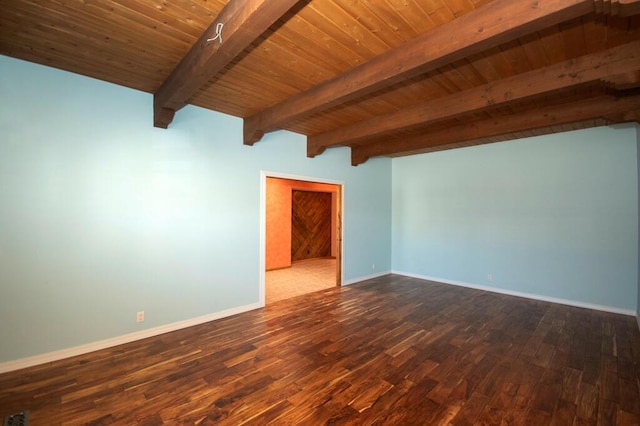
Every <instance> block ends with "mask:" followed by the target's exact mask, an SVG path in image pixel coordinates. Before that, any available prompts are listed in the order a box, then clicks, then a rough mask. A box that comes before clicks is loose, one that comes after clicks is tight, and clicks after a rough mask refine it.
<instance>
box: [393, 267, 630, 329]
mask: <svg viewBox="0 0 640 426" xmlns="http://www.w3.org/2000/svg"><path fill="white" fill-rule="evenodd" d="M391 273H392V274H397V275H404V276H405V277H411V278H418V279H421V280H427V281H435V282H438V283H442V284H451V285H457V286H460V287H467V288H473V289H476V290H483V291H490V292H492V293H500V294H506V295H509V296H517V297H524V298H527V299H534V300H541V301H543V302H551V303H559V304H561V305H569V306H575V307H578V308H587V309H594V310H596V311H603V312H611V313H614V314H622V315H630V316H633V317H635V316H636V312H635V311H633V310H631V309H624V308H618V307H616V306H606V305H597V304H593V303H587V302H578V301H575V300H569V299H562V298H559V297H551V296H542V295H539V294H533V293H525V292H521V291H513V290H507V289H504V288H499V287H489V286H485V285H478V284H471V283H465V282H462V281H455V280H448V279H445V278H437V277H430V276H426V275H420V274H412V273H410V272H402V271H392V272H391ZM639 325H640V324H639Z"/></svg>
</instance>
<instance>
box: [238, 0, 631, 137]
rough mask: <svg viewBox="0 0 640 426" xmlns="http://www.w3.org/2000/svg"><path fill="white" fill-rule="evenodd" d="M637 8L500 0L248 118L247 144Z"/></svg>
mask: <svg viewBox="0 0 640 426" xmlns="http://www.w3.org/2000/svg"><path fill="white" fill-rule="evenodd" d="M612 1H614V3H619V2H621V1H624V2H625V4H617V5H616V7H615V10H617V11H620V12H629V13H631V12H633V8H635V7H636V6H637V4H639V3H640V0H527V1H525V0H518V1H509V0H504V1H501V0H496V1H493V2H491V3H489V4H487V5H485V6H483V7H480V8H478V9H476V10H475V11H473V12H470V13H468V14H466V15H463V16H461V17H459V18H456V19H455V20H453V21H451V22H449V23H447V24H444V25H442V26H440V27H438V28H436V29H435V30H433V31H431V32H428V33H426V34H423V35H421V36H418V37H416V38H414V39H412V40H409V41H407V42H406V43H404V44H402V45H401V46H398V47H396V48H394V49H391V50H389V51H387V52H385V53H383V54H381V55H378V56H376V57H374V58H372V59H370V60H369V61H367V62H365V63H363V64H361V65H359V66H357V67H355V68H352V69H350V70H349V71H347V72H345V73H343V74H341V75H338V76H337V77H335V78H333V79H330V80H328V81H326V82H324V83H321V84H319V85H317V86H314V87H312V88H311V89H309V90H306V91H304V92H300V93H298V94H296V95H294V96H292V97H290V98H288V99H287V100H285V101H283V102H281V103H279V104H277V105H275V106H273V107H271V108H268V109H266V110H264V111H262V112H260V113H257V114H255V115H253V116H250V117H247V118H245V120H244V143H245V144H247V145H253V143H255V142H257V141H259V140H260V139H261V138H262V136H263V135H264V133H265V132H268V131H271V130H275V129H277V128H279V127H281V126H282V125H284V124H285V123H287V122H290V121H292V120H295V119H298V118H301V117H304V116H308V115H311V114H313V113H315V112H318V111H321V110H323V109H327V108H330V107H332V106H335V105H338V104H340V103H344V102H348V101H350V100H353V99H356V98H358V97H361V96H364V95H366V94H368V93H372V92H374V91H376V90H378V89H380V88H383V87H386V86H389V85H391V84H394V83H396V82H398V81H402V80H404V79H408V78H411V77H414V76H416V75H419V74H422V73H425V72H428V71H430V70H434V69H436V68H438V67H440V66H443V65H446V64H449V63H452V62H454V61H456V60H460V59H463V58H466V57H468V56H471V55H473V54H476V53H479V52H482V51H483V50H485V49H487V48H489V47H492V46H496V45H498V44H501V43H506V42H508V41H511V40H515V39H516V38H518V37H521V36H524V35H526V34H531V33H533V32H535V31H538V30H542V29H545V28H548V27H550V26H552V25H555V24H559V23H561V22H565V21H568V20H570V19H573V18H577V17H580V16H583V15H586V14H588V13H590V12H593V11H594V10H595V3H596V2H598V3H599V8H600V9H601V10H602V12H603V13H606V12H607V11H611V9H612V6H611V5H610V3H611V2H612Z"/></svg>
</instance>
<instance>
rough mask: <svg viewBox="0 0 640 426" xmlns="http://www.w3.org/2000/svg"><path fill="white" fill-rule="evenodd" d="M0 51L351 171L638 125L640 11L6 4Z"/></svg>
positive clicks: (530, 6)
mask: <svg viewBox="0 0 640 426" xmlns="http://www.w3.org/2000/svg"><path fill="white" fill-rule="evenodd" d="M219 24H223V26H220V25H219ZM218 33H220V34H221V38H222V42H220V40H219V38H220V37H219V38H218V39H216V40H210V39H212V38H214V37H215V36H216V35H217V34H218ZM0 53H2V54H4V55H7V56H12V57H15V58H20V59H24V60H28V61H32V62H36V63H40V64H45V65H49V66H52V67H56V68H60V69H64V70H68V71H71V72H75V73H78V74H82V75H86V76H90V77H94V78H97V79H100V80H105V81H108V82H112V83H116V84H120V85H123V86H127V87H131V88H134V89H138V90H142V91H145V92H149V93H153V94H154V106H153V108H154V124H155V125H156V126H158V127H167V126H169V125H170V123H171V121H172V119H173V117H174V114H175V113H176V111H178V112H177V114H180V112H179V109H180V108H182V107H183V106H184V105H186V104H193V105H198V106H201V107H204V108H208V109H211V110H215V111H220V112H223V113H227V114H231V115H235V116H238V117H242V118H244V122H245V135H244V140H245V143H246V144H253V143H255V142H257V141H259V140H260V138H261V137H262V135H263V134H264V133H265V132H269V131H273V130H276V129H288V130H292V131H295V132H299V133H302V134H304V135H307V136H308V142H307V143H308V154H309V156H315V155H318V154H321V153H322V152H323V151H324V150H325V149H326V148H330V147H333V146H350V147H351V152H352V163H353V164H354V165H357V164H360V163H363V162H365V161H366V160H367V159H369V158H371V157H375V156H381V155H382V156H400V155H410V154H415V153H421V152H432V151H438V150H442V149H451V148H457V147H462V146H469V145H476V144H483V143H491V142H496V141H504V140H509V139H514V138H521V137H527V136H532V135H538V134H546V133H553V132H561V131H566V130H572V129H580V128H587V127H594V126H599V125H605V124H612V123H623V122H632V121H635V122H638V121H640V0H537V1H534V0H518V1H513V0H493V1H491V0H361V1H353V0H307V1H299V0H230V1H226V0H113V1H112V0H92V1H79V0H2V13H1V14H0ZM150 108H151V106H150ZM149 125H152V123H149Z"/></svg>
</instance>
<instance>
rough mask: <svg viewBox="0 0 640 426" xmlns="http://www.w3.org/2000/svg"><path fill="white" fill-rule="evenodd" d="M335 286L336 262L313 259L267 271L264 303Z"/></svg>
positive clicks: (333, 260)
mask: <svg viewBox="0 0 640 426" xmlns="http://www.w3.org/2000/svg"><path fill="white" fill-rule="evenodd" d="M335 285H336V260H335V259H314V260H306V261H303V262H297V263H294V264H293V265H292V266H291V268H286V269H278V270H275V271H267V274H266V283H265V286H266V303H267V304H269V303H272V302H276V301H278V300H284V299H288V298H290V297H294V296H299V295H301V294H306V293H311V292H314V291H318V290H324V289H326V288H330V287H335Z"/></svg>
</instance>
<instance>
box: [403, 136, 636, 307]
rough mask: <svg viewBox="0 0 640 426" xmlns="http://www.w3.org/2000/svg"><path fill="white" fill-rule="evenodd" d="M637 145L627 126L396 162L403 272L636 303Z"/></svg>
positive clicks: (543, 293)
mask: <svg viewBox="0 0 640 426" xmlns="http://www.w3.org/2000/svg"><path fill="white" fill-rule="evenodd" d="M636 145H637V140H636V131H635V128H634V127H632V126H627V127H618V128H596V129H589V130H582V131H574V132H569V133H562V134H556V135H548V136H542V137H535V138H530V139H524V140H519V141H511V142H507V143H497V144H491V145H484V146H477V147H471V148H464V149H459V150H451V151H443V152H438V153H432V154H427V155H419V156H413V157H405V158H398V159H394V160H393V164H392V170H393V171H392V179H393V184H392V193H393V195H392V198H393V208H392V250H391V252H392V268H393V270H394V271H398V272H404V273H409V274H415V275H420V276H429V277H434V278H439V279H444V280H450V281H457V282H461V283H466V284H472V285H481V286H490V287H497V288H499V289H506V290H509V291H516V292H524V293H530V294H534V295H539V296H546V297H554V298H562V299H568V300H571V301H576V302H582V303H588V304H596V305H604V306H610V307H617V308H622V309H628V310H633V311H635V310H636V303H637V292H638V174H637V173H638V172H637V146H636ZM489 274H492V275H493V280H492V281H489V280H488V275H489Z"/></svg>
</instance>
